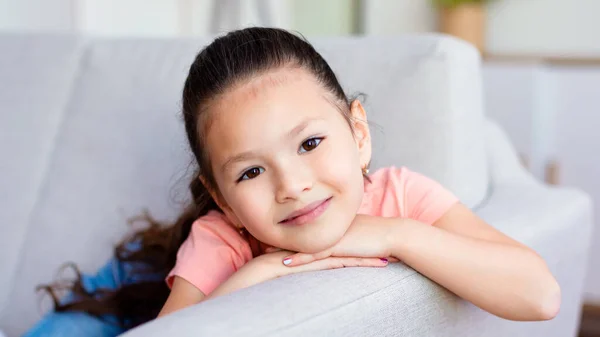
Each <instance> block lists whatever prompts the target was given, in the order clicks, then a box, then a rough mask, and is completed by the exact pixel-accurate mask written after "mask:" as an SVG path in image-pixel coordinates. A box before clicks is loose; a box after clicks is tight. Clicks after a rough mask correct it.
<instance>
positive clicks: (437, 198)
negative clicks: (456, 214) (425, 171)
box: [400, 168, 459, 225]
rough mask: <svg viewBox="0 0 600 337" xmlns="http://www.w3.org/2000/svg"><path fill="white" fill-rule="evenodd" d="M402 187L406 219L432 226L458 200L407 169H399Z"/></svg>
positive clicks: (450, 193)
mask: <svg viewBox="0 0 600 337" xmlns="http://www.w3.org/2000/svg"><path fill="white" fill-rule="evenodd" d="M400 180H401V181H402V183H403V185H404V202H405V207H406V213H407V216H408V218H410V219H414V220H417V221H419V222H422V223H426V224H429V225H432V224H433V223H435V222H436V221H437V220H438V219H440V218H441V217H442V215H444V214H445V213H446V212H448V210H450V208H451V207H452V206H453V205H454V204H456V203H458V202H459V200H458V198H457V197H456V196H455V195H454V194H453V193H452V192H450V191H449V190H447V189H446V188H444V187H443V186H442V185H441V184H440V183H438V182H437V181H435V180H433V179H430V178H428V177H426V176H424V175H422V174H420V173H417V172H413V171H411V170H409V169H406V168H402V169H400Z"/></svg>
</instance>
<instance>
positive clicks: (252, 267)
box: [206, 260, 270, 300]
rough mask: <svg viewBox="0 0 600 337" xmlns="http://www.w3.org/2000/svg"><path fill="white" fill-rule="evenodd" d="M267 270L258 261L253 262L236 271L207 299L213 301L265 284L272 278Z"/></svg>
mask: <svg viewBox="0 0 600 337" xmlns="http://www.w3.org/2000/svg"><path fill="white" fill-rule="evenodd" d="M266 269H267V268H265V267H264V265H262V264H260V263H259V261H258V260H256V261H251V262H250V263H248V264H246V265H245V266H243V267H242V268H240V269H239V270H238V271H236V272H235V273H234V274H233V275H231V277H229V278H228V279H227V281H225V282H223V283H221V285H219V286H218V287H217V288H216V289H215V290H213V291H212V292H211V293H210V295H209V296H207V297H206V299H207V300H208V299H212V298H215V297H218V296H221V295H226V294H229V293H232V292H234V291H236V290H240V289H244V288H248V287H250V286H253V285H255V284H258V283H261V282H264V281H266V280H268V279H270V277H268V276H267V275H268V274H269V272H268V270H266Z"/></svg>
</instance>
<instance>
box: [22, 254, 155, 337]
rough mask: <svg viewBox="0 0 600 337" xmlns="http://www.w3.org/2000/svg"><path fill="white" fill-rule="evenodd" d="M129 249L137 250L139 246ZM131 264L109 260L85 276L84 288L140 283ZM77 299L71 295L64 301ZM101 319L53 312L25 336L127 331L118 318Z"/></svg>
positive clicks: (107, 336)
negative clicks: (134, 275) (93, 273)
mask: <svg viewBox="0 0 600 337" xmlns="http://www.w3.org/2000/svg"><path fill="white" fill-rule="evenodd" d="M129 248H134V249H135V245H133V246H130V247H129ZM132 268H133V265H132V264H131V263H121V262H119V260H117V259H116V258H113V259H111V260H109V261H108V263H106V264H105V265H104V266H103V267H102V268H100V269H99V270H98V272H97V273H96V275H86V274H83V275H81V281H82V285H83V287H84V288H85V289H86V290H88V291H94V290H96V289H99V288H104V289H111V290H115V289H117V288H119V287H120V286H121V285H126V284H133V283H135V282H138V281H140V280H139V277H138V278H136V277H133V276H132V273H131V270H132ZM159 278H162V277H149V278H148V279H159ZM72 299H73V296H72V295H69V296H67V297H66V298H65V299H63V301H65V302H68V301H70V300H72ZM104 318H105V319H104V320H102V319H99V318H97V317H94V316H92V315H89V314H86V313H82V312H50V313H48V314H47V315H46V316H44V317H43V318H42V319H41V320H40V321H39V322H38V323H37V324H36V325H35V326H34V327H33V328H31V329H30V330H29V331H28V332H27V333H25V335H24V337H55V336H90V337H113V336H117V335H119V334H121V333H123V332H125V330H124V329H123V328H121V327H119V326H118V325H117V324H116V322H117V320H116V318H115V317H110V316H109V317H104Z"/></svg>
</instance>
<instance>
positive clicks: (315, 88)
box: [207, 68, 343, 161]
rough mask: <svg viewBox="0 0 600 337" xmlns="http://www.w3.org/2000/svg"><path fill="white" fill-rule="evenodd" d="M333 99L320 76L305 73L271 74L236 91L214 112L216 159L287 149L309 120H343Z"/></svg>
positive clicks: (211, 138) (210, 138) (211, 134)
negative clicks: (283, 146) (270, 148)
mask: <svg viewBox="0 0 600 337" xmlns="http://www.w3.org/2000/svg"><path fill="white" fill-rule="evenodd" d="M328 95H331V94H330V93H328V92H327V91H326V90H325V89H324V88H323V87H322V85H320V84H319V83H318V82H317V81H316V79H315V78H314V76H312V75H311V74H310V73H308V72H307V71H304V70H302V69H299V68H291V69H281V70H278V71H276V72H273V73H265V74H262V75H261V76H259V77H257V78H253V79H252V80H250V81H248V82H246V83H244V84H241V85H239V86H237V87H235V88H233V89H232V90H231V91H230V92H228V93H226V94H225V95H223V96H222V97H221V98H220V102H218V103H217V104H215V105H213V107H212V109H211V111H210V114H211V117H210V118H211V120H212V121H211V127H210V129H209V130H207V132H208V134H207V146H208V147H209V148H210V152H211V159H212V160H217V161H218V157H228V156H231V155H235V154H236V152H240V151H248V150H256V149H259V148H263V147H265V146H267V144H271V145H269V146H273V145H276V144H281V143H282V142H285V141H286V140H287V139H288V138H289V137H287V134H289V133H290V132H291V131H292V130H294V128H296V127H297V126H298V125H300V124H302V123H304V122H305V121H306V120H322V121H327V120H330V121H331V120H336V119H337V118H343V117H341V116H340V113H339V111H338V110H337V109H336V107H334V105H333V104H331V99H328ZM336 115H337V116H336ZM213 155H215V157H213Z"/></svg>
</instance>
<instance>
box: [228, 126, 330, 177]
mask: <svg viewBox="0 0 600 337" xmlns="http://www.w3.org/2000/svg"><path fill="white" fill-rule="evenodd" d="M323 139H325V137H311V138H308V139H307V140H305V141H303V142H302V144H300V148H299V149H298V152H299V153H300V154H303V153H307V152H311V151H313V150H314V149H316V148H317V147H319V145H320V144H321V142H322V141H323ZM309 141H315V142H316V144H315V147H314V148H312V149H311V150H304V152H300V151H302V147H303V145H304V144H306V143H307V142H309ZM256 169H258V172H259V173H258V174H257V175H256V176H259V175H260V174H262V173H263V172H264V171H265V169H264V168H262V167H253V168H250V169H249V170H247V171H245V172H244V174H242V176H241V177H240V178H239V179H238V180H237V182H238V183H239V182H241V181H243V180H251V179H254V178H244V177H246V176H247V175H248V173H249V172H250V171H253V170H256Z"/></svg>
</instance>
